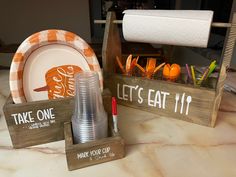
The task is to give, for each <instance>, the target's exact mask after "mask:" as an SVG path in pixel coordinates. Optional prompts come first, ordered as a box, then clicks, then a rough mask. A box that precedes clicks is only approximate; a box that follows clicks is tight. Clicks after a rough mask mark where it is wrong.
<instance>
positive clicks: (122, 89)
mask: <svg viewBox="0 0 236 177" xmlns="http://www.w3.org/2000/svg"><path fill="white" fill-rule="evenodd" d="M115 22H117V20H116V18H115V14H114V13H111V12H110V13H108V14H107V19H106V27H105V33H104V39H103V48H102V59H103V71H104V78H105V79H104V81H105V87H107V88H109V89H110V90H111V92H112V94H113V95H114V96H116V97H117V98H118V103H120V104H122V105H126V106H130V107H133V108H137V109H142V110H145V111H150V112H153V113H156V114H158V115H162V116H165V117H171V118H176V119H181V120H185V121H189V122H192V123H197V124H200V125H205V126H211V127H214V126H215V123H216V118H217V113H218V108H219V105H220V101H221V96H222V91H223V86H224V81H225V79H226V68H228V66H229V64H230V61H231V58H232V52H233V47H234V44H235V39H236V35H235V34H236V15H235V14H234V16H233V20H232V24H227V25H226V26H227V27H229V26H230V28H229V30H228V33H227V37H226V40H225V46H224V49H223V53H222V59H221V61H222V63H221V67H220V74H219V78H218V81H217V84H216V87H215V88H214V89H210V88H204V87H194V86H191V85H185V84H179V83H173V82H168V81H162V80H154V79H146V78H141V77H134V76H130V77H129V76H124V75H121V74H116V73H114V71H115V65H116V61H115V58H116V56H118V57H119V58H121V56H122V51H121V40H120V35H119V30H118V28H117V24H116V23H115ZM217 25H218V23H217V24H215V26H217ZM176 95H179V101H178V102H177V104H176V100H175V98H176ZM183 95H184V99H183V109H182V110H183V111H182V112H181V111H180V110H181V109H180V108H181V105H182V103H181V101H182V97H183ZM187 97H191V102H190V103H189V110H188V111H187V110H186V109H187V104H188V103H187V100H186V99H187ZM189 99H190V98H189ZM176 105H177V111H176V112H175V107H176Z"/></svg>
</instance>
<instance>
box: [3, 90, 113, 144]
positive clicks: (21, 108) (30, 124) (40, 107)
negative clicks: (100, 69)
mask: <svg viewBox="0 0 236 177" xmlns="http://www.w3.org/2000/svg"><path fill="white" fill-rule="evenodd" d="M103 103H104V108H105V110H106V111H108V112H111V111H110V109H111V108H110V107H111V94H110V92H109V90H104V92H103ZM73 110H74V99H73V98H63V99H55V100H44V101H35V102H27V103H22V104H14V103H13V100H12V98H11V97H9V98H8V99H7V101H6V103H5V105H4V107H3V111H4V114H5V119H6V123H7V126H8V130H9V133H10V136H11V140H12V145H13V147H14V148H23V147H27V146H33V145H38V144H44V143H49V142H53V141H59V140H63V139H64V122H69V121H70V120H71V117H72V113H73Z"/></svg>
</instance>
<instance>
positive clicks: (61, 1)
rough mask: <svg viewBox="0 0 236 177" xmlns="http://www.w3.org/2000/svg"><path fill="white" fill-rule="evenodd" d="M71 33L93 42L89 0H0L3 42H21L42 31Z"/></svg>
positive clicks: (0, 24) (0, 22) (0, 39)
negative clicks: (63, 30) (59, 30)
mask: <svg viewBox="0 0 236 177" xmlns="http://www.w3.org/2000/svg"><path fill="white" fill-rule="evenodd" d="M49 28H58V29H65V30H69V31H72V32H74V33H76V34H78V35H79V36H81V37H82V38H84V39H85V40H86V41H88V42H90V41H91V33H90V10H89V0H68V1H65V0H7V1H6V0H1V1H0V41H2V42H3V43H5V44H12V43H21V42H22V41H23V40H24V39H25V38H26V37H27V36H29V35H31V34H32V33H35V32H37V31H40V30H45V29H49Z"/></svg>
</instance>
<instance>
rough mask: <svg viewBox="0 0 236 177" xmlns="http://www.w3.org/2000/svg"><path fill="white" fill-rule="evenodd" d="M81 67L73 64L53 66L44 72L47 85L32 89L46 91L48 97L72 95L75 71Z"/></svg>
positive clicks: (78, 70)
mask: <svg viewBox="0 0 236 177" xmlns="http://www.w3.org/2000/svg"><path fill="white" fill-rule="evenodd" d="M80 71H82V69H81V68H80V67H78V66H75V65H62V66H57V67H53V68H51V69H50V70H48V71H47V72H46V74H45V80H46V83H47V85H46V86H43V87H40V88H36V89H34V91H35V92H42V91H48V98H49V99H55V98H64V97H69V96H74V92H75V79H74V76H75V74H76V73H78V72H80Z"/></svg>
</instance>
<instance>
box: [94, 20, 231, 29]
mask: <svg viewBox="0 0 236 177" xmlns="http://www.w3.org/2000/svg"><path fill="white" fill-rule="evenodd" d="M94 23H95V24H106V20H94ZM113 23H115V24H122V20H113ZM211 26H212V27H218V28H229V27H231V23H220V22H213V23H212V24H211Z"/></svg>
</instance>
